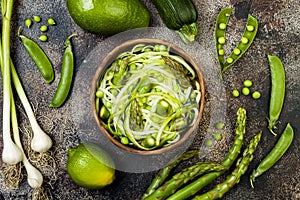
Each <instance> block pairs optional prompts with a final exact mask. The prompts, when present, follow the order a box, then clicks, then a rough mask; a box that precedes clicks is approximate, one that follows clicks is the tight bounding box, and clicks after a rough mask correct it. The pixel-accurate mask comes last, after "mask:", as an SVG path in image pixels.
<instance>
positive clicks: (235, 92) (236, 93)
mask: <svg viewBox="0 0 300 200" xmlns="http://www.w3.org/2000/svg"><path fill="white" fill-rule="evenodd" d="M231 94H232V96H234V97H238V96H240V92H239V91H238V90H237V89H234V90H232V92H231Z"/></svg>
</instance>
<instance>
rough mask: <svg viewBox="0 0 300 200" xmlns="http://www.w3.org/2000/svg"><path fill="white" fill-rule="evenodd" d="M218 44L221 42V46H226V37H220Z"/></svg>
mask: <svg viewBox="0 0 300 200" xmlns="http://www.w3.org/2000/svg"><path fill="white" fill-rule="evenodd" d="M218 42H219V43H220V44H225V42H226V39H225V37H219V38H218Z"/></svg>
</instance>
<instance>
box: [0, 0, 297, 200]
mask: <svg viewBox="0 0 300 200" xmlns="http://www.w3.org/2000/svg"><path fill="white" fill-rule="evenodd" d="M142 2H143V3H144V4H145V5H146V6H147V8H148V9H149V10H150V12H151V24H150V26H151V27H153V28H150V29H149V30H146V31H145V32H139V34H144V36H148V37H157V38H163V39H166V40H169V41H172V42H174V43H176V44H178V45H179V46H180V45H181V47H186V46H185V45H184V44H181V43H180V41H179V38H177V35H176V34H174V32H173V31H171V30H168V29H166V28H165V26H164V24H163V23H162V21H161V19H160V18H159V16H158V13H157V11H156V9H155V8H154V5H153V4H152V3H151V1H150V0H142ZM193 2H194V3H195V5H196V7H197V11H198V21H197V22H198V27H199V34H198V36H197V38H196V43H195V44H191V46H190V47H186V50H187V52H189V53H191V54H192V55H193V56H194V58H195V59H197V58H200V59H201V55H203V56H205V57H206V58H208V60H206V59H203V58H202V59H203V60H204V61H203V62H204V63H205V62H207V63H205V64H203V65H202V66H201V67H203V68H202V71H203V74H204V79H205V83H206V92H207V94H206V103H205V109H204V115H203V119H202V121H201V122H200V124H199V127H200V128H199V131H198V132H197V134H196V135H195V138H194V140H193V141H192V144H191V146H190V148H191V149H201V150H203V151H205V152H204V153H205V154H204V155H205V156H202V157H201V158H199V159H200V160H208V161H221V160H222V158H223V157H224V156H225V155H226V153H227V150H228V149H229V147H230V146H231V145H232V142H233V134H234V125H235V119H236V111H237V109H238V108H239V107H241V106H243V107H245V108H246V109H247V116H248V119H247V133H246V137H245V143H246V142H249V140H250V139H251V137H252V136H253V135H254V134H255V133H257V132H258V131H259V130H263V136H262V140H261V143H260V145H259V147H258V149H257V151H256V152H255V158H254V160H253V162H252V163H251V164H250V166H249V170H248V171H247V172H246V174H245V175H244V176H242V178H241V181H240V183H239V184H238V185H236V186H234V188H233V189H231V190H230V191H229V192H228V193H227V194H226V195H225V196H224V197H223V199H228V200H229V199H230V200H231V199H232V200H235V199H242V200H243V199H247V200H248V199H272V200H273V199H276V200H277V199H280V200H281V199H293V200H295V199H300V156H299V145H300V137H299V130H300V120H299V118H300V116H299V113H300V106H299V102H300V71H299V65H300V64H299V63H300V52H299V51H300V24H299V22H300V15H299V12H300V1H298V0H252V1H246V0H244V1H243V0H228V1H213V0H206V1H200V0H198V1H197V0H194V1H193ZM224 7H232V8H233V12H232V16H231V18H230V21H229V24H228V30H227V35H226V37H228V48H232V47H233V46H235V44H236V43H237V42H238V41H239V39H240V37H241V35H242V33H243V30H244V26H245V23H246V21H247V16H248V14H249V13H251V14H252V15H253V16H254V17H255V18H257V19H258V22H259V30H258V33H257V36H256V38H255V40H254V42H253V44H252V46H251V47H250V48H249V50H248V51H247V52H246V53H245V54H244V55H243V57H242V58H241V59H240V60H238V61H237V62H236V63H235V64H234V65H233V67H232V68H230V69H229V70H227V71H226V72H225V74H224V76H223V80H222V84H221V85H220V83H219V82H217V81H216V76H215V75H216V73H217V70H218V63H217V60H216V56H215V51H216V50H215V41H214V28H215V20H216V17H217V15H218V13H219V11H220V10H221V9H222V8H224ZM33 15H39V16H40V17H41V18H42V22H41V23H43V22H45V20H46V19H48V18H49V17H52V18H54V19H55V20H56V22H57V25H56V26H51V27H49V30H48V32H47V35H48V42H45V43H42V42H39V44H40V45H41V47H42V48H43V49H44V51H45V53H46V54H47V55H48V56H49V58H50V59H51V62H52V64H53V66H54V70H55V75H56V77H55V80H54V82H53V83H52V84H50V85H49V84H47V83H45V81H43V80H42V77H41V75H40V74H39V73H38V71H37V68H36V66H35V65H34V63H33V62H32V60H31V59H30V58H29V56H28V54H27V53H26V51H25V50H24V48H23V47H22V45H21V42H20V40H19V39H18V37H17V30H18V27H19V26H24V21H25V19H26V18H28V17H31V16H33ZM43 20H44V21H43ZM38 28H39V26H37V25H36V24H35V25H34V26H32V27H31V28H30V29H28V28H26V27H23V28H22V33H23V34H24V35H26V36H28V37H31V38H33V39H35V40H36V41H37V38H38V36H39V34H40V31H39V29H38ZM73 33H76V34H77V36H76V37H74V38H72V43H73V45H74V53H75V59H76V61H75V62H76V68H75V76H74V84H73V88H72V92H71V94H70V97H69V98H68V100H67V102H66V104H64V105H63V107H61V108H59V109H53V108H49V107H48V105H49V102H50V100H51V97H52V96H53V94H54V91H55V89H56V87H57V84H58V81H59V77H60V71H61V70H60V69H61V62H62V55H63V48H64V41H65V39H66V38H67V37H68V36H69V35H71V34H73ZM152 33H155V34H152ZM121 36H124V37H121V38H122V39H123V40H126V39H127V38H126V37H128V39H131V38H134V36H132V35H130V36H128V34H124V35H121ZM141 36H142V35H141ZM137 37H139V35H138V36H137ZM116 39H118V36H112V37H103V36H101V35H95V34H91V33H88V32H86V31H83V30H82V29H81V28H79V27H78V26H77V25H76V24H75V23H74V21H73V20H72V19H71V17H70V16H69V14H68V11H67V9H66V5H65V1H60V0H52V1H45V0H26V1H21V0H16V1H15V3H14V15H13V19H12V34H11V42H12V50H11V51H12V59H13V62H14V63H15V66H16V69H17V71H18V74H19V76H20V78H21V80H22V83H23V85H24V89H25V90H26V93H27V96H28V98H29V100H30V102H31V104H32V107H33V108H34V111H35V114H36V116H37V119H38V121H39V123H40V124H41V127H42V128H43V129H44V130H45V131H46V132H47V133H49V135H50V136H51V138H52V139H53V141H54V145H53V148H52V151H53V155H54V157H55V158H56V160H57V162H56V165H57V166H56V167H57V171H56V173H55V175H52V177H51V180H52V181H51V182H50V183H45V185H44V188H45V190H46V191H47V193H48V196H49V197H50V199H62V200H64V199H103V200H106V199H107V200H111V199H116V200H122V199H124V200H136V199H141V196H142V195H143V193H144V192H145V190H146V189H147V187H148V186H149V184H150V183H151V180H152V179H153V177H154V176H155V175H156V173H157V170H154V171H142V170H137V171H136V172H134V170H133V171H130V170H127V171H126V170H117V172H116V176H117V178H116V180H115V181H114V182H113V184H112V185H110V186H108V187H106V188H104V189H102V190H87V189H84V188H81V187H78V186H77V185H75V184H74V183H73V182H72V181H71V180H70V178H69V176H68V174H67V172H66V160H67V150H68V148H71V147H75V146H76V145H77V144H79V143H80V142H82V141H85V140H88V139H94V140H95V139H98V137H99V135H97V134H99V132H98V129H97V127H96V126H95V122H94V121H93V120H94V119H93V118H92V117H91V115H89V114H87V113H89V109H90V107H89V99H88V98H89V88H90V85H91V82H90V81H91V78H92V77H91V76H92V75H93V73H94V71H95V70H96V67H97V66H95V65H93V64H95V62H97V61H98V59H99V58H97V56H96V58H95V54H96V55H97V54H99V53H100V54H101V53H102V54H101V56H104V55H103V54H105V53H107V52H108V51H109V50H110V49H112V48H113V47H114V45H117V44H118V42H116ZM122 39H120V41H121V42H122ZM120 41H119V42H120ZM198 47H199V48H198ZM197 49H198V50H197ZM268 54H272V55H277V56H278V57H279V58H280V59H281V60H282V62H283V64H284V66H285V72H286V98H285V102H284V107H283V111H282V114H281V116H280V120H279V124H278V132H281V131H282V130H283V129H284V128H285V125H286V124H287V123H288V122H290V123H291V124H292V126H293V127H294V131H295V139H294V141H293V143H292V145H291V147H290V149H288V151H287V153H286V154H285V155H284V156H283V157H282V159H281V160H279V162H278V163H277V164H276V165H275V166H274V167H273V168H272V169H271V170H269V171H268V172H267V173H265V174H264V175H263V176H261V177H259V178H258V179H257V181H256V182H255V188H254V189H252V188H251V186H250V184H249V175H250V173H251V171H252V170H253V169H254V168H255V167H256V166H257V164H258V163H259V161H260V160H261V159H262V158H263V157H264V156H265V155H266V154H267V153H268V152H269V151H270V150H271V148H272V147H273V146H274V144H275V143H276V141H277V138H275V137H274V136H273V135H272V134H271V133H270V132H269V131H268V130H267V128H266V127H267V119H266V118H267V116H268V108H269V100H270V89H271V88H270V83H271V82H270V70H269V64H268V60H267V55H268ZM101 56H100V58H101ZM205 67H208V68H205ZM212 68H213V69H212ZM245 79H251V80H252V82H253V84H254V85H253V86H252V88H253V89H254V90H257V91H260V92H261V94H262V97H261V98H260V99H258V100H253V99H251V97H249V96H240V97H239V98H233V97H232V96H231V90H232V89H235V88H240V87H241V85H242V82H243V80H245ZM1 81H2V79H1ZM1 85H2V84H1ZM0 101H1V104H0V110H2V90H1V97H0ZM17 105H20V106H19V107H18V108H19V109H20V110H21V112H20V114H19V115H20V119H21V120H20V122H19V123H20V127H28V123H29V122H28V120H27V118H26V117H24V114H23V113H24V111H22V106H21V103H20V101H18V100H17ZM220 113H221V114H220ZM218 121H223V122H224V123H225V128H224V130H223V131H222V134H223V139H222V140H221V141H219V142H214V144H213V145H212V146H211V147H210V148H203V141H204V140H205V139H207V138H210V137H213V135H212V134H213V131H212V130H211V127H212V126H213V124H215V123H216V122H218ZM0 127H1V129H2V117H1V125H0ZM1 138H2V137H1ZM101 142H103V141H101ZM101 142H100V143H101ZM0 147H1V150H0V152H2V139H1V142H0ZM121 160H122V159H121ZM0 163H1V165H4V164H3V163H2V162H0ZM185 164H186V165H188V164H189V163H185ZM2 167H3V166H2ZM181 167H183V166H181ZM119 169H122V168H119ZM24 174H25V172H24ZM224 178H225V177H220V179H218V180H217V182H220V181H222V180H224ZM217 182H215V183H214V184H216V183H217ZM205 190H207V188H206V189H205ZM0 191H1V192H0V199H3V198H4V199H31V194H32V189H31V188H30V187H29V185H28V184H27V182H26V177H25V178H24V179H23V181H22V183H21V184H20V186H19V189H16V190H7V189H6V188H5V185H4V181H3V177H2V175H1V176H0Z"/></svg>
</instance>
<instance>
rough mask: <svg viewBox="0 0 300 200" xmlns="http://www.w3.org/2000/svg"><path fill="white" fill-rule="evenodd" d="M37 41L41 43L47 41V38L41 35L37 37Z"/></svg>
mask: <svg viewBox="0 0 300 200" xmlns="http://www.w3.org/2000/svg"><path fill="white" fill-rule="evenodd" d="M39 40H40V41H42V42H46V41H47V40H48V37H47V35H41V36H40V37H39Z"/></svg>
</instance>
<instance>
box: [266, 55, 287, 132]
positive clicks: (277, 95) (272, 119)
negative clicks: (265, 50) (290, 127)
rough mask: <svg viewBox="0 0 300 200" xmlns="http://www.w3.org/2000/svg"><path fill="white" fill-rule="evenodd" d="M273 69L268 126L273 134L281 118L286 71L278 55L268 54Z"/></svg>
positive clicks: (271, 69)
mask: <svg viewBox="0 0 300 200" xmlns="http://www.w3.org/2000/svg"><path fill="white" fill-rule="evenodd" d="M268 60H269V65H270V71H271V97H270V105H269V125H268V128H269V130H270V131H271V133H272V134H273V135H276V133H275V132H274V131H273V129H276V123H277V120H278V119H279V116H280V113H281V110H282V107H283V103H284V98H285V71H284V66H283V64H282V62H281V60H280V58H278V57H277V56H272V55H268Z"/></svg>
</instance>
